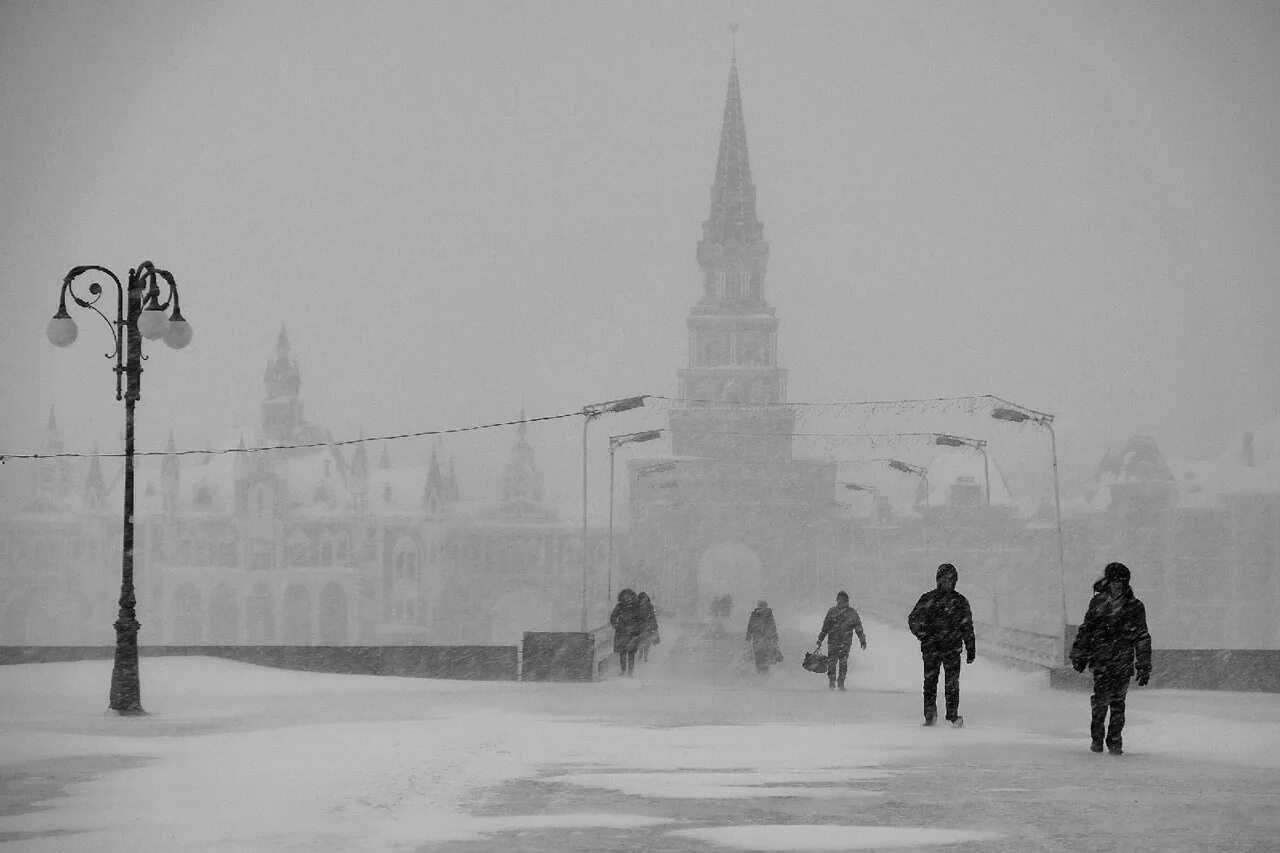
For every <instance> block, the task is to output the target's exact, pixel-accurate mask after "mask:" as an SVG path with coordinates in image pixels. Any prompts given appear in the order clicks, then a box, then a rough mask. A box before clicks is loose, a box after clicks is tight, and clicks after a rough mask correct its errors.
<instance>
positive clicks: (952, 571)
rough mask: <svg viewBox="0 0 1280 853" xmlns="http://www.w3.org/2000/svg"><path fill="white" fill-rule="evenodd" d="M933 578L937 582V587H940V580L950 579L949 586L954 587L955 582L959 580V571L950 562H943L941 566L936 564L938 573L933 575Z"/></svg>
mask: <svg viewBox="0 0 1280 853" xmlns="http://www.w3.org/2000/svg"><path fill="white" fill-rule="evenodd" d="M935 578H936V579H937V582H938V589H942V582H943V581H944V580H950V581H951V588H952V589H955V584H956V583H957V582H958V581H959V580H960V573H959V572H958V571H956V567H955V566H953V565H951V564H950V563H943V564H942V565H941V566H938V573H937V574H936V575H935Z"/></svg>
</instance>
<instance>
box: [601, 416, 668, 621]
mask: <svg viewBox="0 0 1280 853" xmlns="http://www.w3.org/2000/svg"><path fill="white" fill-rule="evenodd" d="M661 437H662V430H660V429H647V430H644V431H643V432H632V433H628V434H626V435H611V436H609V586H608V594H607V597H606V598H605V601H606V602H612V601H613V459H614V454H615V453H616V452H617V451H618V448H619V447H621V446H622V445H624V444H635V443H637V442H641V441H653V440H654V439H656V438H661Z"/></svg>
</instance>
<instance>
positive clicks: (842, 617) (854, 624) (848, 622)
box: [818, 590, 867, 690]
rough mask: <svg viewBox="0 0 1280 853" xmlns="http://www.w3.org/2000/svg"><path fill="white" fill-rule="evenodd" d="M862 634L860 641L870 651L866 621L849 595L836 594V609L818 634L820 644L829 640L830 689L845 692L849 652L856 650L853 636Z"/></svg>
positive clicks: (828, 668)
mask: <svg viewBox="0 0 1280 853" xmlns="http://www.w3.org/2000/svg"><path fill="white" fill-rule="evenodd" d="M854 634H857V635H858V642H859V643H861V644H862V648H863V651H865V650H866V648H867V635H866V634H864V633H863V632H862V620H861V619H860V618H859V617H858V611H856V610H854V609H853V608H852V607H850V606H849V593H847V592H845V591H844V590H841V591H840V592H838V593H836V606H835V607H833V608H831V609H830V610H828V611H827V616H826V618H825V619H823V620H822V631H821V632H820V633H819V634H818V645H819V646H821V645H822V641H823V639H824V638H825V639H826V641H827V689H828V690H835V689H836V687H839V688H840V689H841V690H844V679H845V676H846V675H848V674H849V652H850V650H851V649H852V648H853V635H854Z"/></svg>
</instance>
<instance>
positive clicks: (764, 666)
mask: <svg viewBox="0 0 1280 853" xmlns="http://www.w3.org/2000/svg"><path fill="white" fill-rule="evenodd" d="M747 642H748V643H750V644H751V652H752V654H753V655H755V659H756V672H758V673H760V674H761V675H768V674H769V667H771V666H773V665H774V664H775V663H780V662H781V661H782V652H781V651H780V650H779V649H778V625H777V623H776V622H774V621H773V610H771V609H770V607H769V602H767V601H760V602H759V603H758V604H756V609H755V610H752V611H751V616H750V617H749V618H748V619H747Z"/></svg>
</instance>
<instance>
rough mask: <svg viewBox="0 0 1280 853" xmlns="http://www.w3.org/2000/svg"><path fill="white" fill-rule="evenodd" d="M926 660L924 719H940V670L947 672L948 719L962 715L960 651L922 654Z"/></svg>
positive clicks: (944, 687)
mask: <svg viewBox="0 0 1280 853" xmlns="http://www.w3.org/2000/svg"><path fill="white" fill-rule="evenodd" d="M921 656H922V657H923V658H924V718H925V719H926V720H936V719H937V718H938V670H939V669H943V670H946V679H945V684H944V686H943V692H944V694H945V696H946V704H947V719H948V720H954V719H955V718H956V717H957V716H959V713H960V650H959V649H955V650H954V651H950V652H921Z"/></svg>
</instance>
